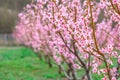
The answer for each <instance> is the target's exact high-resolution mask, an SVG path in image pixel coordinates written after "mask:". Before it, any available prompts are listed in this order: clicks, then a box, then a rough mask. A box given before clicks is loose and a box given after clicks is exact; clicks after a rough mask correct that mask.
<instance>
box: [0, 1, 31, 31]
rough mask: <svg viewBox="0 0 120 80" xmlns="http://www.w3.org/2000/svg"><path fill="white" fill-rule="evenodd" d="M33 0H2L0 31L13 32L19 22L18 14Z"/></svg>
mask: <svg viewBox="0 0 120 80" xmlns="http://www.w3.org/2000/svg"><path fill="white" fill-rule="evenodd" d="M30 2H31V0H0V33H11V32H12V30H13V28H14V26H15V24H16V23H17V14H18V13H19V12H20V11H22V10H23V7H24V6H25V5H26V4H28V3H30Z"/></svg>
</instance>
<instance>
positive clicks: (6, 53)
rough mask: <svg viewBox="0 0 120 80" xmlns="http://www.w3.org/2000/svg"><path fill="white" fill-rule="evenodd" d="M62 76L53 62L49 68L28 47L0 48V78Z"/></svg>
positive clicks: (39, 79)
mask: <svg viewBox="0 0 120 80" xmlns="http://www.w3.org/2000/svg"><path fill="white" fill-rule="evenodd" d="M83 74H84V71H83V70H80V71H78V76H82V75H83ZM61 77H62V78H61ZM63 77H64V75H59V74H58V67H57V66H56V65H55V64H54V63H53V68H49V67H48V64H47V63H46V62H45V61H43V60H39V58H38V57H37V56H36V55H35V53H34V52H33V51H32V50H31V49H29V48H25V47H12V48H6V47H4V48H0V80H63ZM92 77H93V80H100V78H101V77H102V76H99V75H97V74H93V75H92Z"/></svg>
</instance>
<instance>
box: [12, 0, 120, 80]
mask: <svg viewBox="0 0 120 80" xmlns="http://www.w3.org/2000/svg"><path fill="white" fill-rule="evenodd" d="M19 19H20V20H19V22H18V24H17V26H16V28H15V31H14V35H15V37H16V39H17V40H19V41H20V42H22V43H24V44H25V45H27V46H30V47H32V48H33V49H34V50H35V51H43V52H44V54H45V55H48V56H49V57H50V58H52V59H53V60H54V61H55V62H56V64H57V65H59V67H60V69H61V70H62V72H63V73H64V74H65V75H66V77H67V78H68V79H69V80H80V77H81V76H78V75H77V71H78V70H80V69H83V70H84V72H85V75H83V76H84V77H86V78H87V79H88V80H92V79H93V80H94V77H92V76H91V74H95V73H97V74H98V75H102V77H103V78H101V80H117V79H118V78H119V77H120V73H119V68H120V56H119V53H118V52H119V49H120V43H119V42H120V0H38V1H37V2H34V3H31V4H27V6H26V7H25V8H24V11H23V12H21V13H20V14H19ZM66 66H67V70H66ZM81 79H82V78H81Z"/></svg>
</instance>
